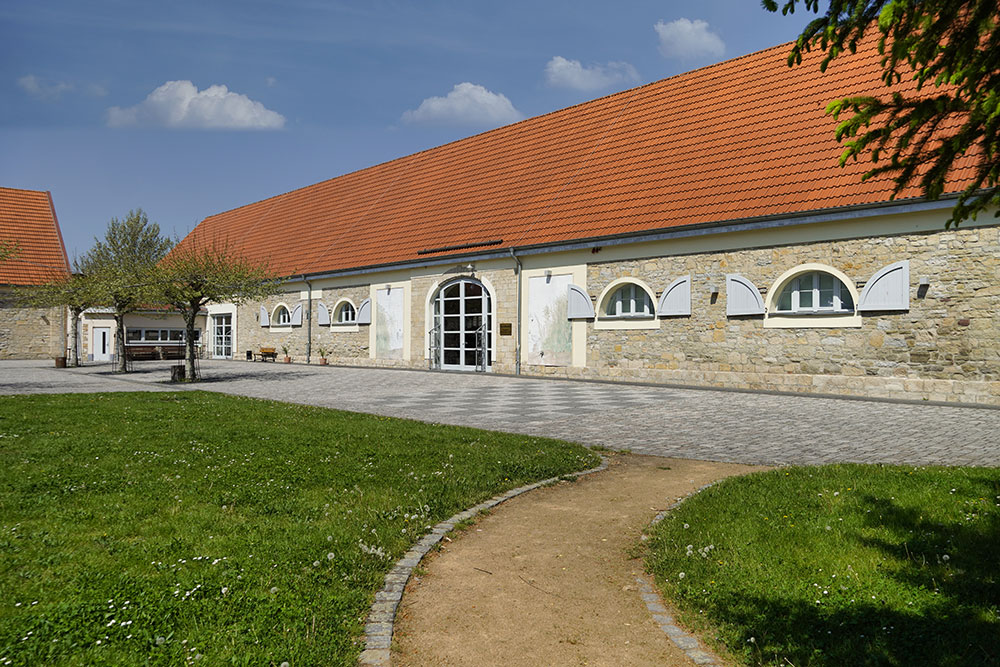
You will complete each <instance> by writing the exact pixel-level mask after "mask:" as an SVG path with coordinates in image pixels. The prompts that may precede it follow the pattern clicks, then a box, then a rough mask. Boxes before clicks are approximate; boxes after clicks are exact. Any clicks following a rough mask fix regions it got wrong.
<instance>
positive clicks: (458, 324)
mask: <svg viewBox="0 0 1000 667" xmlns="http://www.w3.org/2000/svg"><path fill="white" fill-rule="evenodd" d="M461 328H462V318H461V317H445V318H444V330H445V331H458V330H459V329H461Z"/></svg>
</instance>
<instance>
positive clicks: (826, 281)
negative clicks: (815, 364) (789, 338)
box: [764, 262, 861, 329]
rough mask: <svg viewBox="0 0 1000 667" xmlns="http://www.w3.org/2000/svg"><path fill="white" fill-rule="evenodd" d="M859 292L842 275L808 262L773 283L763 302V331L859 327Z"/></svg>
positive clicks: (783, 274) (835, 270)
mask: <svg viewBox="0 0 1000 667" xmlns="http://www.w3.org/2000/svg"><path fill="white" fill-rule="evenodd" d="M857 303H858V290H857V288H856V287H855V286H854V281H853V280H851V279H850V278H849V277H848V276H847V275H846V274H845V273H844V272H843V271H840V270H839V269H836V268H834V267H832V266H828V265H826V264H818V263H815V262H809V263H806V264H799V265H798V266H796V267H793V268H791V269H789V270H787V271H785V272H784V273H782V274H781V275H780V276H778V279H777V280H775V281H774V283H773V284H772V285H771V287H770V289H768V290H767V299H766V300H765V302H764V327H765V328H775V329H780V328H785V329H790V328H825V329H830V328H844V327H860V326H861V316H860V315H858V310H857Z"/></svg>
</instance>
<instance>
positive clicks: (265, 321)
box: [260, 306, 271, 327]
mask: <svg viewBox="0 0 1000 667" xmlns="http://www.w3.org/2000/svg"><path fill="white" fill-rule="evenodd" d="M260 326H262V327H269V326H271V316H270V315H268V314H267V308H265V307H264V306H261V307H260Z"/></svg>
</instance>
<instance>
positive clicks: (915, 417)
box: [0, 361, 1000, 466]
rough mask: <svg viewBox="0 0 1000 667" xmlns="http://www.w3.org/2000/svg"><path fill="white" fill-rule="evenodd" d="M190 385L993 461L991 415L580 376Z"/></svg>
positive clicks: (601, 435) (576, 426)
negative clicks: (611, 381)
mask: <svg viewBox="0 0 1000 667" xmlns="http://www.w3.org/2000/svg"><path fill="white" fill-rule="evenodd" d="M51 364H52V362H51V361H44V362H42V361H5V362H0V394H18V393H40V392H49V393H51V392H80V391H83V392H94V391H142V390H145V391H169V390H174V389H178V388H180V389H185V390H188V389H192V388H193V387H191V386H190V385H171V384H170V383H169V382H167V380H168V379H169V375H170V373H169V368H168V364H166V363H157V362H147V363H146V364H137V371H136V372H134V373H130V374H127V375H115V374H113V373H111V372H110V371H111V368H110V366H108V365H96V366H88V367H85V368H80V369H67V370H56V369H55V368H52V367H51ZM201 370H202V375H203V377H204V378H205V381H204V382H201V383H199V384H198V385H197V387H196V388H197V389H201V390H206V391H219V392H223V393H227V394H237V395H242V396H253V397H257V398H268V399H274V400H279V401H290V402H296V403H305V404H310V405H318V406H323V407H329V408H339V409H343V410H351V411H357V412H372V413H377V414H382V415H388V416H394V417H407V418H411V419H420V420H424V421H431V422H440V423H448V424H459V425H466V426H477V427H481V428H487V429H496V430H503V431H511V432H516V433H525V434H531V435H545V436H552V437H556V438H564V439H567V440H573V441H576V442H581V443H583V444H587V445H603V446H606V447H610V448H614V449H630V450H632V451H634V452H639V453H643V454H655V455H659V456H672V457H680V458H690V459H701V460H711V461H729V462H738V463H764V464H796V463H802V464H807V463H833V462H846V461H857V462H866V463H882V462H884V463H912V464H944V465H986V466H997V465H1000V410H996V409H987V408H971V407H956V406H938V405H919V404H918V405H914V404H901V403H887V402H874V401H861V400H845V399H835V398H817V397H810V396H778V395H771V394H762V393H736V392H725V391H715V390H700V389H675V388H667V387H651V386H636V385H622V384H606V383H586V382H571V381H560V380H547V379H536V378H512V377H502V376H496V375H491V374H457V373H429V372H423V371H403V370H388V369H361V368H336V367H320V366H304V365H294V364H293V365H284V364H262V363H247V362H242V361H203V362H201Z"/></svg>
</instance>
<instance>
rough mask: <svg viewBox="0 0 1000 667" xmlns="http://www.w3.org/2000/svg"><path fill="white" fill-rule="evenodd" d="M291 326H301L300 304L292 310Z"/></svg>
mask: <svg viewBox="0 0 1000 667" xmlns="http://www.w3.org/2000/svg"><path fill="white" fill-rule="evenodd" d="M291 324H292V326H293V327H300V326H302V304H301V303H300V304H299V305H297V306H295V310H293V311H292V322H291Z"/></svg>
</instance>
